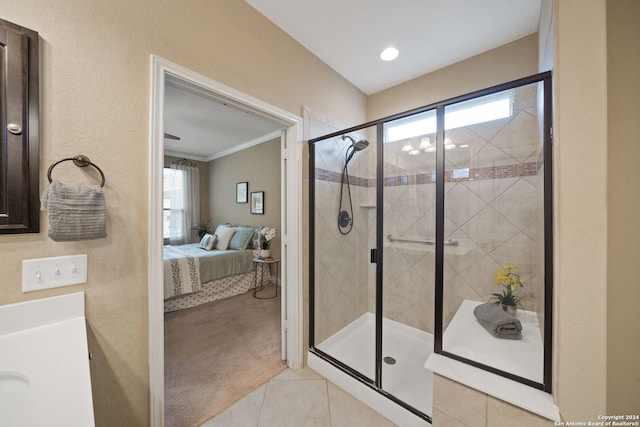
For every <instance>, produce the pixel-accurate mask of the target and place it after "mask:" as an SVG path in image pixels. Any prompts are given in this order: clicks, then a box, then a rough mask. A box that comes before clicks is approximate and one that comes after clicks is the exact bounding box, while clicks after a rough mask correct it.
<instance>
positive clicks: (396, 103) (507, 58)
mask: <svg viewBox="0 0 640 427" xmlns="http://www.w3.org/2000/svg"><path fill="white" fill-rule="evenodd" d="M537 72H538V35H537V34H535V33H534V34H531V35H529V36H527V37H524V38H522V39H520V40H516V41H514V42H512V43H509V44H506V45H504V46H500V47H498V48H496V49H492V50H490V51H488V52H485V53H482V54H480V55H477V56H474V57H472V58H469V59H467V60H464V61H460V62H458V63H456V64H453V65H450V66H448V67H445V68H443V69H441V70H438V71H434V72H433V73H430V74H426V75H424V76H422V77H418V78H415V79H413V80H410V81H408V82H405V83H402V84H399V85H397V86H394V87H392V88H390V89H387V90H384V91H381V92H378V93H376V94H373V95H371V96H369V100H368V110H367V117H368V118H369V120H376V119H380V118H382V117H386V116H390V115H392V114H396V113H399V112H402V111H406V110H410V109H412V108H417V107H420V106H423V105H427V104H431V103H433V102H439V101H443V100H445V99H449V98H452V97H454V96H458V95H463V94H465V93H469V92H473V91H474V90H479V89H484V88H487V87H490V86H493V85H497V84H500V83H504V82H508V81H510V80H515V79H517V78H520V77H526V76H529V75H532V74H535V73H537Z"/></svg>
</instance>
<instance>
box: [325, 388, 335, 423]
mask: <svg viewBox="0 0 640 427" xmlns="http://www.w3.org/2000/svg"><path fill="white" fill-rule="evenodd" d="M323 381H324V390H325V392H326V394H327V412H328V413H329V427H332V426H333V417H332V416H331V398H330V397H329V384H328V383H327V380H326V378H325V379H323Z"/></svg>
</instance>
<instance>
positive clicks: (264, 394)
mask: <svg viewBox="0 0 640 427" xmlns="http://www.w3.org/2000/svg"><path fill="white" fill-rule="evenodd" d="M273 378H275V377H273ZM273 378H271V379H270V380H269V381H267V383H266V385H265V388H264V393H263V394H262V402H260V412H259V413H258V420H257V422H256V427H258V426H259V425H260V420H261V419H262V410H263V409H264V401H265V399H266V398H267V391H269V387H270V386H271V381H273ZM245 397H246V396H245Z"/></svg>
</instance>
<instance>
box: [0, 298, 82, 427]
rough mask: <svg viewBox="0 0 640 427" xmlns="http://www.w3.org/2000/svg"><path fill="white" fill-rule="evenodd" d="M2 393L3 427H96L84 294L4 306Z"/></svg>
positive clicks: (0, 323)
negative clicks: (8, 398) (5, 396)
mask: <svg viewBox="0 0 640 427" xmlns="http://www.w3.org/2000/svg"><path fill="white" fill-rule="evenodd" d="M16 378H21V379H23V380H26V383H27V385H26V386H25V381H20V380H16ZM12 387H14V388H16V390H12ZM14 391H17V392H16V393H14ZM0 393H7V394H8V395H12V396H14V398H13V399H12V400H13V401H12V404H11V405H10V407H7V408H5V407H2V405H3V403H2V401H3V399H2V398H1V397H0V425H2V426H3V427H4V426H20V427H30V426H33V427H39V426H43V425H51V426H68V427H73V426H82V427H85V426H93V425H94V416H93V401H92V396H91V377H90V373H89V354H88V347H87V331H86V324H85V317H84V292H78V293H74V294H70V295H63V296H59V297H53V298H46V299H40V300H33V301H27V302H22V303H17V304H9V305H5V306H0ZM7 406H9V405H8V404H7Z"/></svg>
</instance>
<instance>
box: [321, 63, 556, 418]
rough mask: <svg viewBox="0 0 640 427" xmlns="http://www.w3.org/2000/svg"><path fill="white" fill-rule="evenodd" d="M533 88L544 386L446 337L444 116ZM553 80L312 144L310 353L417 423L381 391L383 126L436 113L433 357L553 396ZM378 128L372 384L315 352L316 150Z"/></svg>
mask: <svg viewBox="0 0 640 427" xmlns="http://www.w3.org/2000/svg"><path fill="white" fill-rule="evenodd" d="M533 83H543V84H544V100H543V102H544V117H543V135H542V139H543V162H544V176H543V182H544V184H543V186H544V201H543V203H544V206H543V216H544V248H545V251H544V264H545V267H544V272H545V273H544V290H545V295H544V313H545V319H544V325H543V330H544V344H543V345H544V350H543V351H544V353H543V382H542V383H538V382H535V381H532V380H530V379H528V378H524V377H520V376H518V375H515V374H512V373H510V372H506V371H503V370H500V369H497V368H494V367H492V366H488V365H484V364H482V363H479V362H475V361H473V360H470V359H467V358H464V357H461V356H458V355H456V354H453V353H449V352H447V351H445V350H443V348H442V335H443V330H442V328H443V311H444V310H443V306H444V247H445V243H446V242H445V240H444V220H445V192H444V190H445V159H444V155H443V153H444V152H445V149H444V137H445V129H444V116H445V107H446V106H448V105H451V104H455V103H458V102H461V101H467V100H471V99H474V98H479V97H482V96H486V95H490V94H492V93H496V92H501V91H504V90H507V89H513V88H517V87H520V86H525V85H528V84H533ZM551 83H552V76H551V72H544V73H539V74H535V75H532V76H529V77H524V78H521V79H517V80H514V81H511V82H507V83H503V84H500V85H496V86H492V87H489V88H486V89H482V90H479V91H475V92H471V93H468V94H465V95H461V96H457V97H454V98H450V99H447V100H445V101H441V102H437V103H433V104H429V105H425V106H422V107H418V108H415V109H412V110H408V111H405V112H402V113H398V114H395V115H392V116H387V117H384V118H381V119H378V120H374V121H370V122H367V123H364V124H361V125H358V126H353V127H350V128H347V129H343V130H340V131H338V132H333V133H330V134H327V135H323V136H320V137H316V138H312V139H310V140H309V141H308V143H309V204H310V206H309V208H310V209H309V238H310V239H309V351H310V352H311V353H313V354H315V355H316V356H318V357H320V358H321V359H323V360H325V361H326V362H328V363H330V364H332V365H333V366H335V367H336V368H338V369H340V370H341V371H343V372H345V373H347V374H348V375H350V376H351V377H353V378H355V379H357V380H358V381H360V382H361V383H363V384H364V385H366V386H368V387H370V388H372V389H374V390H375V391H376V392H378V393H380V394H382V395H383V396H385V397H387V398H389V399H390V400H392V401H393V402H395V403H396V404H398V405H400V406H402V407H403V408H405V409H407V410H408V411H410V412H412V413H413V414H415V415H417V416H418V417H420V418H422V419H424V420H426V421H428V422H431V417H429V416H428V415H426V414H424V413H423V412H421V411H419V410H417V409H416V408H414V407H412V406H411V405H409V404H407V403H405V402H404V401H402V400H400V399H398V398H397V397H395V396H394V395H392V394H390V393H388V392H386V391H385V390H384V389H383V388H382V366H383V365H382V363H383V361H382V318H383V315H382V313H383V298H382V295H383V294H382V289H383V269H384V265H383V263H382V260H383V248H384V244H383V243H384V242H383V240H384V233H383V229H382V227H383V209H382V206H383V195H384V194H383V192H384V170H383V168H384V145H383V144H384V128H383V126H384V124H385V123H387V122H390V121H393V120H397V119H401V118H406V117H409V116H412V115H416V114H420V113H424V112H426V111H429V110H436V122H437V126H436V129H437V130H436V219H435V225H436V236H435V274H434V276H435V277H434V279H435V291H434V305H435V306H434V334H433V335H434V349H433V351H434V353H436V354H440V355H443V356H446V357H449V358H451V359H455V360H458V361H460V362H463V363H466V364H469V365H471V366H475V367H477V368H480V369H483V370H486V371H489V372H491V373H494V374H496V375H500V376H502V377H505V378H508V379H511V380H514V381H517V382H519V383H522V384H525V385H528V386H530V387H533V388H536V389H539V390H543V391H545V392H547V393H550V392H551V385H552V355H553V348H552V344H553V339H552V334H553V223H552V220H553V162H552V161H553V153H552V148H553V147H552V90H551ZM374 126H375V127H376V136H377V140H376V149H377V153H376V248H371V262H375V263H376V313H375V316H376V331H375V332H376V333H375V336H376V338H375V339H376V343H375V348H376V351H375V353H376V354H375V359H376V360H375V378H373V379H372V378H369V377H367V376H366V375H363V374H362V373H361V372H359V371H357V370H355V369H353V368H352V367H350V366H348V365H346V364H345V363H343V362H341V361H340V360H338V359H336V358H334V357H332V356H331V355H330V354H327V353H325V352H324V351H322V350H320V349H318V348H317V347H316V346H315V341H314V336H315V325H314V323H315V284H314V278H315V265H314V259H315V212H314V210H315V206H314V202H315V152H314V144H315V143H316V142H320V141H323V140H327V139H330V138H335V137H340V136H342V135H343V134H347V133H351V132H355V131H359V130H362V129H365V128H371V127H374Z"/></svg>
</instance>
